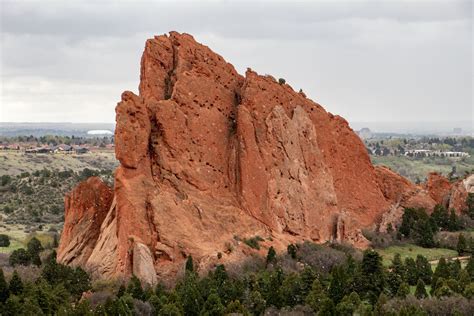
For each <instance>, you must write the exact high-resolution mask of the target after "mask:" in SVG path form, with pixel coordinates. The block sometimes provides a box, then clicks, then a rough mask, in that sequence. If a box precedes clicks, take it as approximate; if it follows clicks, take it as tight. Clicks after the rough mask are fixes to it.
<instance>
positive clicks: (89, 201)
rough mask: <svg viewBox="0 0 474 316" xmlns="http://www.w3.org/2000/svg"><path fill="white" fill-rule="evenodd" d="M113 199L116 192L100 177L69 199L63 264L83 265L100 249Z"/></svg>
mask: <svg viewBox="0 0 474 316" xmlns="http://www.w3.org/2000/svg"><path fill="white" fill-rule="evenodd" d="M112 199H113V191H112V189H110V188H109V187H108V186H107V185H106V184H105V183H104V182H102V180H100V179H99V178H97V177H91V178H89V179H87V180H86V181H84V182H81V183H80V184H79V185H77V186H76V187H75V188H74V190H72V192H70V193H68V194H67V195H66V197H65V198H64V210H65V214H64V229H63V231H62V233H61V240H60V243H59V247H58V251H57V253H58V260H59V261H61V262H63V263H66V264H71V265H82V264H84V263H85V262H86V261H87V259H88V258H89V256H90V255H91V253H92V250H93V249H94V247H95V246H96V243H97V239H98V238H99V234H100V227H101V225H102V222H103V221H104V219H105V217H106V216H107V213H108V212H109V209H110V205H111V204H112Z"/></svg>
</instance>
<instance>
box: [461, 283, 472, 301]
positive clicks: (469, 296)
mask: <svg viewBox="0 0 474 316" xmlns="http://www.w3.org/2000/svg"><path fill="white" fill-rule="evenodd" d="M462 295H463V296H464V297H465V298H467V299H473V298H474V282H471V283H469V284H468V285H467V286H466V288H465V289H464V292H463V293H462Z"/></svg>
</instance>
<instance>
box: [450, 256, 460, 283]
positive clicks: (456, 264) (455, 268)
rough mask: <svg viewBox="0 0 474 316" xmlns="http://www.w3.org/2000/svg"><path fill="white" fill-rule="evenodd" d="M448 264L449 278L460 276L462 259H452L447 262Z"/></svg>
mask: <svg viewBox="0 0 474 316" xmlns="http://www.w3.org/2000/svg"><path fill="white" fill-rule="evenodd" d="M447 266H448V276H447V278H456V279H457V278H458V277H459V273H460V272H461V261H459V259H456V260H450V261H448V262H447Z"/></svg>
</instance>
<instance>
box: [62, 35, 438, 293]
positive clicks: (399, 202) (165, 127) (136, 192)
mask: <svg viewBox="0 0 474 316" xmlns="http://www.w3.org/2000/svg"><path fill="white" fill-rule="evenodd" d="M116 122H117V126H116V130H115V144H116V156H117V159H118V160H119V161H120V166H119V168H118V169H117V170H116V173H115V187H114V189H113V193H112V192H111V191H110V190H109V189H106V188H103V189H101V190H91V188H93V187H94V186H95V187H97V186H98V184H95V182H96V181H97V180H90V181H94V183H89V180H88V181H87V182H86V183H85V184H81V185H79V187H78V188H76V189H75V190H74V191H73V193H72V194H71V196H77V198H74V199H73V201H74V203H72V202H70V200H71V198H70V197H67V198H66V205H67V207H66V223H65V228H64V232H63V234H62V237H61V247H60V251H59V253H58V259H59V261H61V262H64V263H68V264H79V265H82V266H84V267H86V268H88V269H90V270H92V271H93V272H96V273H97V274H100V275H103V276H114V275H130V274H131V273H134V274H136V275H137V276H139V277H140V278H141V279H142V280H143V281H145V282H148V283H151V284H154V283H156V282H157V280H158V279H162V278H166V277H168V276H172V275H174V274H176V273H178V272H179V271H180V270H181V269H182V267H183V263H184V261H185V260H186V257H187V256H189V255H192V256H193V258H194V259H195V260H196V262H197V264H198V266H199V267H201V268H202V269H205V268H206V267H210V266H212V265H213V264H216V263H217V262H219V263H223V262H232V261H236V260H241V259H242V258H243V257H245V256H246V255H248V254H249V253H250V252H252V251H254V250H252V249H250V248H248V247H247V246H245V245H244V244H243V243H242V242H240V241H239V240H242V239H244V238H251V237H254V236H261V237H263V238H264V239H265V241H264V244H265V245H267V244H272V245H274V246H275V247H276V248H277V249H284V248H286V246H287V244H288V243H290V242H297V241H303V240H311V241H314V242H325V241H330V240H337V241H348V242H352V243H354V244H356V245H359V246H366V245H367V240H365V238H364V237H363V236H362V234H361V229H362V228H365V227H373V226H374V225H376V224H378V223H379V222H380V220H381V219H382V216H383V214H384V213H385V212H386V211H388V210H389V209H390V208H391V207H392V206H393V205H396V206H397V207H398V206H405V205H406V206H408V205H425V206H428V207H432V206H434V204H435V202H434V200H433V199H432V198H431V196H430V195H429V194H428V193H426V191H424V190H422V189H421V188H418V187H416V186H414V185H413V184H411V183H409V182H408V181H407V180H406V179H404V178H402V177H400V176H398V175H396V174H395V173H393V172H391V171H389V170H386V169H381V168H374V167H373V166H372V164H371V162H370V158H369V156H368V154H367V151H366V149H365V146H364V144H363V143H362V141H361V140H360V139H359V137H358V136H357V135H356V133H354V132H353V131H352V129H351V128H350V127H349V125H348V123H347V122H346V121H345V120H344V119H343V118H341V117H339V116H336V115H332V114H331V113H328V112H326V111H325V110H324V109H323V108H322V107H321V105H319V104H317V103H315V102H313V101H311V100H310V99H307V98H306V97H305V95H304V94H302V93H297V92H295V91H294V90H293V89H292V88H291V87H290V86H289V85H287V84H279V83H278V82H277V81H276V80H275V79H274V78H273V77H271V76H261V75H258V74H257V73H256V72H254V71H252V70H250V69H249V70H248V71H247V72H246V74H245V76H242V75H240V74H238V73H237V72H236V70H235V69H234V67H233V66H232V65H231V64H229V63H227V62H226V61H225V60H224V59H223V58H222V57H221V56H219V55H217V54H216V53H214V52H212V51H211V50H210V49H209V48H208V47H206V46H204V45H201V44H199V43H197V42H196V41H195V40H194V39H193V37H192V36H191V35H188V34H179V33H176V32H171V33H170V34H169V35H162V36H156V37H155V38H153V39H149V40H148V41H147V42H146V45H145V50H144V53H143V56H142V60H141V73H140V86H139V94H138V95H135V94H134V93H132V92H128V91H127V92H124V93H123V94H122V100H121V101H120V102H119V104H118V105H117V108H116ZM92 191H93V192H94V193H93V192H92ZM102 191H104V193H103V192H102ZM88 194H94V195H93V196H92V197H94V198H96V199H99V200H100V198H99V196H101V194H104V196H103V197H102V198H103V203H99V202H97V203H93V205H94V206H92V204H91V206H89V204H87V205H86V203H89V201H90V200H91V198H90V197H89V196H88ZM81 195H84V196H83V197H81ZM96 195H97V197H96ZM112 196H113V198H112ZM83 199H84V200H83ZM96 204H97V205H96ZM94 214H96V215H94ZM94 216H96V220H95V221H93V222H91V221H90V219H91V218H94ZM81 227H82V228H81ZM84 239H85V240H86V241H85V242H84V241H83V240H84ZM77 245H81V246H80V247H77ZM261 251H262V252H264V251H265V250H264V249H262V250H261ZM219 253H220V255H219V256H218V255H217V254H219Z"/></svg>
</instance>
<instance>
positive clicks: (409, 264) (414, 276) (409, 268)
mask: <svg viewBox="0 0 474 316" xmlns="http://www.w3.org/2000/svg"><path fill="white" fill-rule="evenodd" d="M405 269H406V278H405V280H406V282H407V283H408V284H409V285H416V282H417V281H418V269H417V267H416V263H415V260H413V258H410V257H407V258H405Z"/></svg>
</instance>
